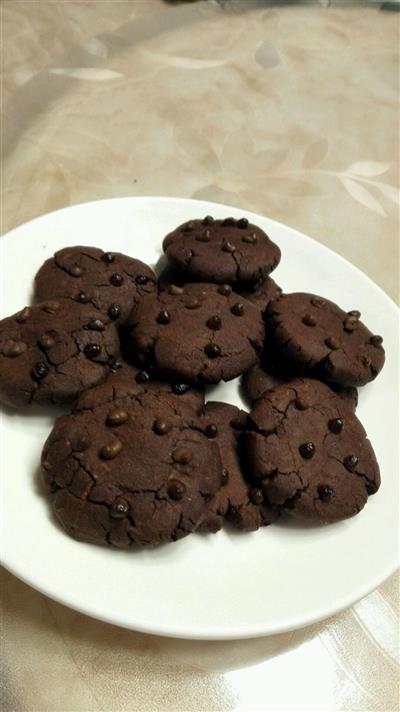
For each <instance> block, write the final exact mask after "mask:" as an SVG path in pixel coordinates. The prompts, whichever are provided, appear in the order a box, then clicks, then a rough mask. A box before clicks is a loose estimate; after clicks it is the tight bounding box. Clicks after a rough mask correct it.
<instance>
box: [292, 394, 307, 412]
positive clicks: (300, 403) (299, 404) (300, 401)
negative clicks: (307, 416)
mask: <svg viewBox="0 0 400 712" xmlns="http://www.w3.org/2000/svg"><path fill="white" fill-rule="evenodd" d="M294 404H295V406H296V408H297V410H307V408H309V407H310V403H309V402H308V401H307V400H306V398H302V396H297V397H296V400H295V402H294Z"/></svg>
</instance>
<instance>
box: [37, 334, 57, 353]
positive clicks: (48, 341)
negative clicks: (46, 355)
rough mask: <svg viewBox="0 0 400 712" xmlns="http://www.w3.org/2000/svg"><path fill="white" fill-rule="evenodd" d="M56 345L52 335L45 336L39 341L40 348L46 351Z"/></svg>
mask: <svg viewBox="0 0 400 712" xmlns="http://www.w3.org/2000/svg"><path fill="white" fill-rule="evenodd" d="M55 343H56V342H55V339H54V337H53V336H51V334H43V335H42V336H41V337H40V339H39V346H41V347H42V349H45V351H47V350H48V349H51V348H52V347H53V346H54V344H55Z"/></svg>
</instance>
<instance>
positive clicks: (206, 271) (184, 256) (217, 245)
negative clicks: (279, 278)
mask: <svg viewBox="0 0 400 712" xmlns="http://www.w3.org/2000/svg"><path fill="white" fill-rule="evenodd" d="M163 249H164V252H165V254H166V255H167V257H168V259H169V260H170V262H171V264H172V265H173V266H175V267H178V268H179V269H181V270H182V271H183V272H185V274H186V279H187V281H190V279H192V278H194V279H197V280H200V281H203V282H217V283H219V284H222V283H225V282H227V283H230V284H233V283H235V282H257V281H258V280H260V279H264V278H265V277H267V276H268V275H269V273H270V272H272V270H274V269H275V267H276V266H277V265H278V263H279V261H280V258H281V252H280V249H279V247H278V246H277V245H275V243H274V242H272V240H270V239H269V237H268V235H267V234H266V233H265V232H264V231H263V230H261V228H259V227H257V226H256V225H252V224H250V223H249V221H248V220H247V218H241V219H240V220H235V219H234V218H225V220H214V218H212V217H211V216H207V217H205V218H204V220H189V221H188V222H185V223H183V225H180V226H179V227H177V228H176V229H175V230H174V231H173V232H171V233H169V235H167V236H166V237H165V238H164V242H163Z"/></svg>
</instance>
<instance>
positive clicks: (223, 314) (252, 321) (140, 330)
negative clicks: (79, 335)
mask: <svg viewBox="0 0 400 712" xmlns="http://www.w3.org/2000/svg"><path fill="white" fill-rule="evenodd" d="M129 323H130V327H131V343H132V348H133V350H134V352H135V353H137V354H138V356H139V358H141V359H142V360H143V362H145V363H147V364H149V365H151V366H153V367H154V368H158V369H159V370H160V371H162V372H163V373H165V374H169V375H170V376H173V377H174V378H178V379H182V380H183V381H184V382H185V383H218V382H219V381H220V380H224V381H228V380H230V379H232V378H235V377H236V376H238V375H240V374H241V373H243V372H244V371H246V370H247V369H248V368H250V366H252V365H253V364H254V363H255V362H256V360H257V357H258V353H259V352H260V351H261V348H262V344H263V340H264V323H263V320H262V316H261V313H260V311H259V309H257V308H256V307H255V306H254V305H253V304H251V303H250V302H247V301H246V300H245V299H243V298H241V297H238V295H237V294H234V293H233V292H232V288H231V287H229V286H228V285H216V284H202V283H197V284H186V285H185V287H176V286H175V287H174V288H173V289H172V288H171V289H169V290H168V291H166V292H162V293H160V294H159V295H158V296H150V297H148V298H147V299H145V300H143V302H142V303H141V304H139V305H137V306H136V307H134V309H133V310H132V313H131V316H130V320H129Z"/></svg>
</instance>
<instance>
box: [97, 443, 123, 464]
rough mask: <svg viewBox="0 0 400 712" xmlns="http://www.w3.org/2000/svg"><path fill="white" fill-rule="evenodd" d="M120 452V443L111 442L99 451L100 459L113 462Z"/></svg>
mask: <svg viewBox="0 0 400 712" xmlns="http://www.w3.org/2000/svg"><path fill="white" fill-rule="evenodd" d="M121 450H122V443H121V442H120V441H119V440H113V442H112V443H109V444H108V445H104V446H103V447H102V448H101V450H100V457H102V458H103V460H113V459H114V457H117V455H118V453H119V452H121Z"/></svg>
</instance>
